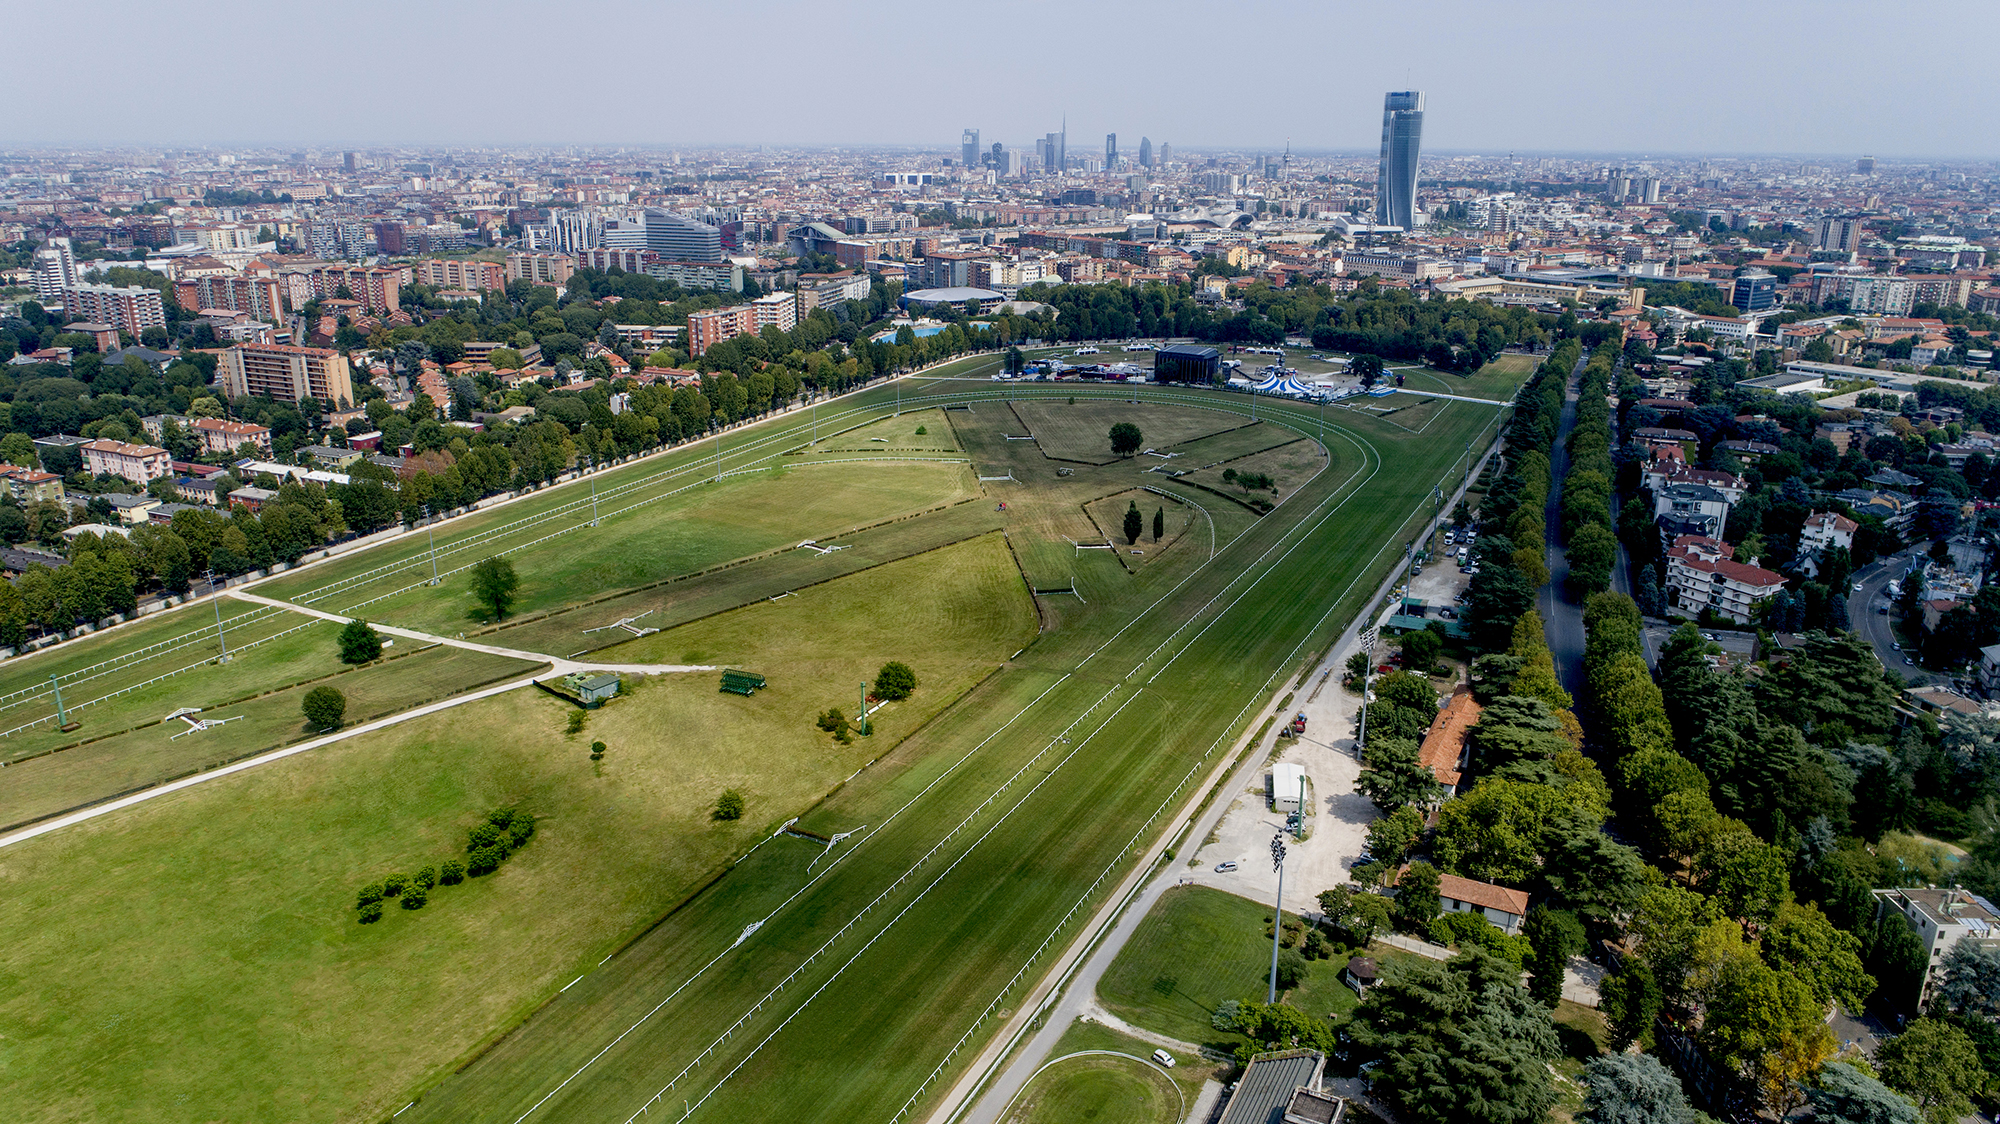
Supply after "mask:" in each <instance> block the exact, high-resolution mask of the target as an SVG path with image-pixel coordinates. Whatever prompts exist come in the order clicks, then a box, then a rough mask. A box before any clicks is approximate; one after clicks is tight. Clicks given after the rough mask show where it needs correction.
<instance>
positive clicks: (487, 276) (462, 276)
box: [414, 258, 507, 292]
mask: <svg viewBox="0 0 2000 1124" xmlns="http://www.w3.org/2000/svg"><path fill="white" fill-rule="evenodd" d="M414 270H415V273H416V279H417V282H418V283H419V284H423V285H429V286H431V287H432V288H435V289H468V290H471V291H473V292H483V291H485V290H487V289H505V288H506V287H507V267H506V266H504V265H501V264H500V263H499V262H497V261H471V260H467V259H464V258H422V259H419V260H418V261H417V263H416V265H415V266H414Z"/></svg>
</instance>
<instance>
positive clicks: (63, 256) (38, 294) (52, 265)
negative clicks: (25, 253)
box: [34, 236, 82, 304]
mask: <svg viewBox="0 0 2000 1124" xmlns="http://www.w3.org/2000/svg"><path fill="white" fill-rule="evenodd" d="M34 269H35V282H34V284H35V299H36V300H38V301H40V302H41V303H43V304H61V303H63V294H64V293H66V292H68V291H69V290H70V289H71V288H73V287H74V286H75V285H76V284H77V282H78V281H80V280H82V278H80V277H79V276H78V275H77V272H76V253H75V251H74V250H72V249H71V248H70V243H69V239H68V238H64V237H60V236H58V237H55V238H51V239H49V241H48V244H47V245H45V246H43V247H42V248H41V249H39V250H36V251H35V263H34Z"/></svg>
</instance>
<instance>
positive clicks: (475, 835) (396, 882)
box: [354, 808, 535, 925]
mask: <svg viewBox="0 0 2000 1124" xmlns="http://www.w3.org/2000/svg"><path fill="white" fill-rule="evenodd" d="M534 834H535V817H533V816H531V815H529V814H528V813H526V812H517V811H514V810H513V809H511V808H502V809H500V810H499V811H497V812H492V813H490V814H488V815H487V817H486V821H485V822H484V823H481V824H480V825H479V826H477V827H475V828H473V829H472V830H471V831H470V832H468V833H466V842H465V849H466V852H467V854H468V858H467V860H466V861H464V862H461V861H459V860H458V859H446V860H445V861H444V862H443V863H441V864H439V865H438V866H426V867H421V868H419V869H418V870H417V873H416V874H415V875H414V876H412V875H408V874H402V873H396V874H391V875H389V876H387V877H385V878H383V879H382V881H380V882H370V883H369V884H368V885H366V886H363V887H361V892H360V893H358V894H356V895H355V898H354V908H355V909H356V910H357V911H359V913H360V918H359V919H360V921H361V923H362V924H363V925H372V924H374V923H375V922H377V921H380V920H382V909H383V902H385V901H386V900H388V899H389V898H397V899H400V900H401V903H402V906H403V908H404V909H422V908H424V906H425V905H427V904H429V902H430V892H431V891H432V890H434V889H436V888H437V887H439V886H456V885H458V884H459V883H460V882H463V881H465V879H466V877H467V876H468V875H472V876H477V875H481V874H490V873H492V872H493V871H495V870H497V869H499V867H500V864H501V863H503V862H505V861H507V857H508V856H509V855H511V854H513V853H514V852H515V851H518V850H520V849H521V848H522V847H523V846H525V845H526V844H527V842H528V840H529V839H530V838H532V837H533V836H534Z"/></svg>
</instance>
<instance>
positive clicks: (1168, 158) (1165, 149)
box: [1160, 141, 1174, 168]
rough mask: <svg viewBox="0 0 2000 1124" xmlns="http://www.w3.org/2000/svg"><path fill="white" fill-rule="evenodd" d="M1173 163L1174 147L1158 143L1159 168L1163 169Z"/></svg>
mask: <svg viewBox="0 0 2000 1124" xmlns="http://www.w3.org/2000/svg"><path fill="white" fill-rule="evenodd" d="M1173 162H1174V146H1173V145H1170V144H1168V143H1167V142H1166V141H1161V142H1160V167H1162V168H1164V167H1166V166H1167V165H1169V164H1171V163H1173Z"/></svg>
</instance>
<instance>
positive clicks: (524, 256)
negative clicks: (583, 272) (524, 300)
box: [507, 251, 576, 285]
mask: <svg viewBox="0 0 2000 1124" xmlns="http://www.w3.org/2000/svg"><path fill="white" fill-rule="evenodd" d="M575 272H576V259H575V258H572V257H570V256H569V255H568V254H557V253H548V252H535V251H518V252H515V253H511V254H508V255H507V280H509V281H528V282H532V283H534V284H536V285H561V284H564V283H565V282H567V281H568V280H569V279H570V275H571V274H573V273H575Z"/></svg>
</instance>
